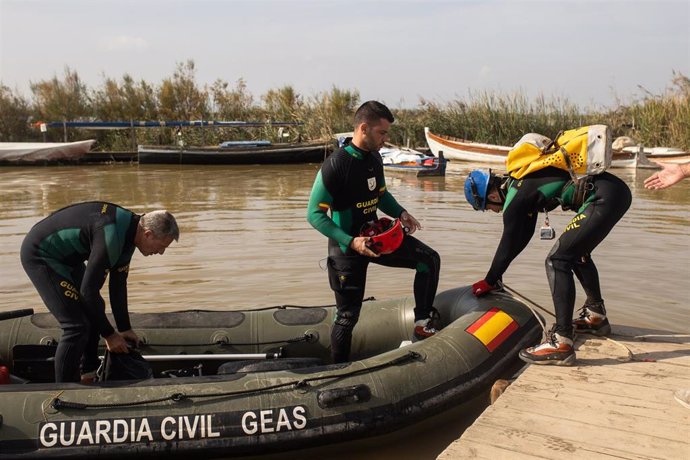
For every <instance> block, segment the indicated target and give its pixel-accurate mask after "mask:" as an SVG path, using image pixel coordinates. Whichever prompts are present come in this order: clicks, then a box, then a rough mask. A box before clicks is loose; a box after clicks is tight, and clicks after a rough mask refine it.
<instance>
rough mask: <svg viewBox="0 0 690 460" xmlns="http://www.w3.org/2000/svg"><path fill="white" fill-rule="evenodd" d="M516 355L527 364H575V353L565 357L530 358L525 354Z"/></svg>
mask: <svg viewBox="0 0 690 460" xmlns="http://www.w3.org/2000/svg"><path fill="white" fill-rule="evenodd" d="M518 357H519V358H520V359H521V360H523V361H524V362H526V363H527V364H540V365H551V366H572V365H574V364H575V355H574V354H572V355H570V356H568V357H567V358H565V359H540V360H536V359H531V358H528V357H526V356H522V355H518Z"/></svg>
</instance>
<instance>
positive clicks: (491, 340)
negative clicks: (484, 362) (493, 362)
mask: <svg viewBox="0 0 690 460" xmlns="http://www.w3.org/2000/svg"><path fill="white" fill-rule="evenodd" d="M517 329H518V323H516V322H515V320H514V319H513V318H511V317H510V315H508V314H507V313H506V312H504V311H503V310H501V309H499V308H496V307H494V308H492V309H491V310H489V311H487V312H486V313H484V314H483V315H482V316H481V318H479V319H478V320H477V321H475V322H474V323H472V324H471V325H470V326H469V327H468V328H467V329H465V331H467V332H469V333H470V334H472V335H473V336H475V337H476V338H478V339H479V341H480V342H481V343H483V344H484V346H485V347H486V348H487V349H488V350H489V351H491V352H493V351H494V350H495V349H496V348H498V346H499V345H500V344H502V343H503V342H505V340H506V339H507V338H508V337H510V334H512V333H513V332H515V331H516V330H517Z"/></svg>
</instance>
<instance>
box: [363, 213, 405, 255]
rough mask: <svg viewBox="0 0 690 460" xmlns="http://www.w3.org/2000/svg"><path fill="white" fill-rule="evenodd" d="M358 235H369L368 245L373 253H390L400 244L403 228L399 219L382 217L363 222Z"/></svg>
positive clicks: (403, 233)
mask: <svg viewBox="0 0 690 460" xmlns="http://www.w3.org/2000/svg"><path fill="white" fill-rule="evenodd" d="M359 236H368V237H370V240H369V244H368V246H369V249H371V250H372V251H374V252H375V253H377V254H390V253H391V252H393V251H395V250H396V249H398V248H399V247H400V244H402V240H403V237H404V236H405V230H404V229H403V226H402V223H401V222H400V219H395V220H390V219H389V218H387V217H382V218H380V219H378V220H374V221H371V222H367V223H366V224H364V226H363V227H362V231H361V232H360V233H359Z"/></svg>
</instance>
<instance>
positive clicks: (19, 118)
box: [0, 83, 35, 142]
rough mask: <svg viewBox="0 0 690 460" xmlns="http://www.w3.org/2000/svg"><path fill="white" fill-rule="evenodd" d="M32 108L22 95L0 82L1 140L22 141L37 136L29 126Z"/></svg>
mask: <svg viewBox="0 0 690 460" xmlns="http://www.w3.org/2000/svg"><path fill="white" fill-rule="evenodd" d="M30 119H31V109H30V107H29V103H28V101H27V100H26V99H24V98H23V97H22V96H20V95H18V94H15V93H14V92H13V91H12V90H11V89H10V88H9V87H7V86H5V85H3V84H1V83H0V141H2V142H22V141H28V140H30V138H31V137H32V135H33V136H35V131H33V132H32V130H31V129H30V127H29V122H30Z"/></svg>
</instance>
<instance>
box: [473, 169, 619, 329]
mask: <svg viewBox="0 0 690 460" xmlns="http://www.w3.org/2000/svg"><path fill="white" fill-rule="evenodd" d="M591 178H592V188H591V190H589V191H588V192H587V194H586V195H585V201H584V204H582V206H580V208H579V209H576V210H575V211H576V212H577V214H576V215H575V217H573V219H572V220H571V221H570V223H569V224H568V225H567V226H566V228H565V230H564V231H563V233H562V234H561V236H560V237H559V238H558V240H556V244H555V245H554V246H553V248H552V249H551V252H550V253H549V255H548V256H547V258H546V274H547V278H548V280H549V286H550V287H551V295H552V297H553V303H554V308H555V310H556V332H559V333H561V334H565V335H567V336H570V335H571V334H572V317H573V310H574V306H575V282H574V280H573V275H572V274H573V273H575V276H577V278H578V279H579V280H580V283H582V287H583V288H584V290H585V293H586V294H587V301H588V302H591V303H594V302H600V301H601V300H602V298H601V289H600V286H599V274H598V272H597V268H596V266H595V265H594V262H593V261H592V258H591V256H590V253H591V252H592V250H594V248H596V247H597V246H598V245H599V243H601V241H602V240H603V239H604V238H605V237H606V235H608V234H609V232H610V231H611V229H612V228H613V227H614V226H615V225H616V223H617V222H618V221H619V220H620V219H621V217H623V215H624V214H625V212H626V211H627V210H628V208H629V207H630V203H631V201H632V196H631V194H630V189H629V188H628V186H627V185H626V184H625V182H623V181H622V180H620V179H619V178H618V177H616V176H614V175H612V174H609V173H607V172H604V173H602V174H599V175H596V176H591ZM569 179H570V176H569V174H568V172H566V171H564V170H562V169H558V168H554V167H548V168H545V169H542V170H539V171H536V172H534V173H531V174H529V175H527V176H526V177H524V178H523V179H521V180H515V179H510V182H509V187H508V191H507V194H506V202H505V204H504V206H503V235H502V237H501V242H500V243H499V245H498V249H497V250H496V254H495V255H494V259H493V262H492V263H491V268H490V269H489V272H488V273H487V275H486V281H487V282H488V283H489V284H491V285H496V282H497V281H499V280H501V278H502V276H503V273H505V271H506V270H507V269H508V266H509V265H510V263H511V262H512V261H513V259H515V257H517V256H518V254H520V252H522V250H523V249H524V248H525V247H526V246H527V243H529V240H530V238H532V235H534V228H535V226H536V223H537V215H538V213H539V212H540V211H551V210H552V209H554V208H555V207H556V206H558V205H565V207H566V208H572V204H573V194H574V186H573V185H572V184H570V185H569V186H568V187H565V188H564V186H565V185H566V184H567V183H568V182H569Z"/></svg>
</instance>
